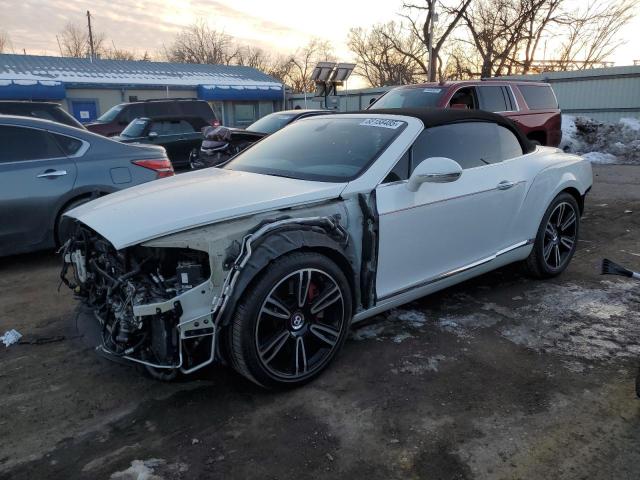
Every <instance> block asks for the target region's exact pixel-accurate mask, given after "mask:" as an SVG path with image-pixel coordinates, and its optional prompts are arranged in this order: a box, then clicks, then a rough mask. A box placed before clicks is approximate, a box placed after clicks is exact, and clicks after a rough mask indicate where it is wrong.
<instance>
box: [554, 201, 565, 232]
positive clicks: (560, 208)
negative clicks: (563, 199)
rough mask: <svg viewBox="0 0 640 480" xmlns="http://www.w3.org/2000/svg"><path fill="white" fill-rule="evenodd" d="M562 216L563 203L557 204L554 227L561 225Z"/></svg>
mask: <svg viewBox="0 0 640 480" xmlns="http://www.w3.org/2000/svg"><path fill="white" fill-rule="evenodd" d="M562 217H564V203H561V204H560V205H558V216H557V218H556V227H559V226H560V225H562Z"/></svg>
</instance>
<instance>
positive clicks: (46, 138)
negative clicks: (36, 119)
mask: <svg viewBox="0 0 640 480" xmlns="http://www.w3.org/2000/svg"><path fill="white" fill-rule="evenodd" d="M0 145H2V148H0V163H1V162H16V161H21V160H40V159H47V158H56V157H63V156H64V154H63V153H62V151H61V150H60V148H59V147H58V145H57V143H56V142H55V140H54V139H53V136H52V135H50V134H49V133H48V132H45V131H44V130H38V129H35V128H24V127H13V126H4V125H2V126H0Z"/></svg>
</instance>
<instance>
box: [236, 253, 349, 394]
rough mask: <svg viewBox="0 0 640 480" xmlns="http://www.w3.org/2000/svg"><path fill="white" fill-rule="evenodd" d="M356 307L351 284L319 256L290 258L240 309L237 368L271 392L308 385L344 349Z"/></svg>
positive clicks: (268, 273) (264, 277)
mask: <svg viewBox="0 0 640 480" xmlns="http://www.w3.org/2000/svg"><path fill="white" fill-rule="evenodd" d="M351 305H352V303H351V291H350V287H349V283H348V281H347V279H346V277H345V275H344V273H343V272H342V270H341V269H340V268H339V267H338V266H337V265H336V264H335V263H334V262H333V261H331V260H330V259H329V258H327V257H325V256H324V255H320V254H317V253H313V252H298V253H292V254H289V255H286V256H284V257H282V258H280V259H278V260H276V261H274V262H273V263H272V264H270V265H269V267H268V268H267V269H266V270H265V273H263V274H261V275H260V277H258V279H257V280H256V281H255V282H253V283H252V284H251V285H250V286H249V287H248V290H247V292H246V295H243V299H242V301H241V302H240V303H239V305H238V306H237V308H236V311H235V313H234V316H233V320H232V323H231V325H230V329H229V332H228V333H229V340H230V345H229V354H230V357H231V363H232V364H233V366H234V368H235V369H236V370H237V371H238V372H239V373H241V374H242V375H244V376H245V377H247V378H248V379H249V380H251V381H253V382H255V383H257V384H258V385H261V386H263V387H266V388H282V387H295V386H298V385H302V384H304V383H306V382H308V381H310V380H311V379H313V378H315V377H316V376H318V375H319V374H320V373H321V372H322V371H323V370H324V369H325V368H326V367H327V365H329V363H330V362H331V361H332V360H333V358H334V357H335V356H336V354H337V353H338V351H339V350H340V348H341V347H342V345H343V343H344V340H345V338H346V334H347V330H348V328H349V322H350V320H351Z"/></svg>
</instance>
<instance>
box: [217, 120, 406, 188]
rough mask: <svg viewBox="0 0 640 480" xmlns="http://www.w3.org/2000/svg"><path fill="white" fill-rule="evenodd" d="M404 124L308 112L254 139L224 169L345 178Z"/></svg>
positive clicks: (353, 175)
mask: <svg viewBox="0 0 640 480" xmlns="http://www.w3.org/2000/svg"><path fill="white" fill-rule="evenodd" d="M406 125H407V124H406V122H403V121H401V120H391V119H386V118H354V117H348V118H335V117H333V118H329V117H326V116H319V117H312V118H310V119H308V120H305V121H304V122H294V123H292V124H291V125H289V126H288V127H287V128H284V129H282V130H279V131H277V132H275V133H273V134H272V135H270V136H268V137H266V138H265V139H264V140H261V141H259V142H257V143H255V144H253V145H252V146H251V148H249V149H247V150H245V151H243V152H242V153H240V154H239V155H237V156H236V157H235V158H234V159H233V160H231V162H230V163H228V164H227V165H226V166H225V167H224V168H225V169H229V170H241V171H245V172H254V173H261V174H264V175H274V176H281V177H288V178H297V179H301V180H316V181H320V182H346V181H349V180H353V179H355V178H357V177H358V176H359V175H360V174H361V173H362V172H364V171H365V170H366V169H367V168H368V167H369V165H371V163H373V162H374V161H375V159H376V158H378V155H380V154H381V153H382V152H383V151H384V150H385V149H386V148H387V147H388V146H389V144H390V143H391V142H392V141H393V140H394V139H395V138H396V137H397V136H398V134H399V133H400V132H401V131H402V130H403V129H404V128H405V127H406Z"/></svg>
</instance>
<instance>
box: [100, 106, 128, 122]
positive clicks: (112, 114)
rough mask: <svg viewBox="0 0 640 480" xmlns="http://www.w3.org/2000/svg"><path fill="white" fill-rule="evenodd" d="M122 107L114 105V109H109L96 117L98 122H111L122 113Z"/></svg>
mask: <svg viewBox="0 0 640 480" xmlns="http://www.w3.org/2000/svg"><path fill="white" fill-rule="evenodd" d="M123 108H124V105H116V106H115V107H111V108H110V109H109V110H107V111H106V112H104V113H103V114H102V115H100V116H99V117H98V121H99V122H105V123H106V122H112V121H113V120H114V119H115V118H116V117H117V116H118V114H119V113H120V112H121V111H122V109H123Z"/></svg>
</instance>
